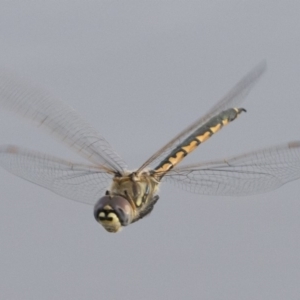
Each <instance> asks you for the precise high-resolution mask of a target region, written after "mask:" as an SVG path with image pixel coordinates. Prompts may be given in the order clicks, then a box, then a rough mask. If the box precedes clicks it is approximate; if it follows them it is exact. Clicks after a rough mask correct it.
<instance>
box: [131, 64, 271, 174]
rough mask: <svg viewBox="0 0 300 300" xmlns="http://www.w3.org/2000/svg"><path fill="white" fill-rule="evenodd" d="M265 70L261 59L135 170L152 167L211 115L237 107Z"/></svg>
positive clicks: (139, 170)
mask: <svg viewBox="0 0 300 300" xmlns="http://www.w3.org/2000/svg"><path fill="white" fill-rule="evenodd" d="M265 70H266V62H265V61H263V62H261V63H260V64H259V65H257V66H256V67H255V68H254V69H253V70H251V71H250V72H249V73H248V74H247V75H246V76H245V77H243V78H242V79H241V80H240V81H239V82H238V83H237V84H236V85H235V86H234V87H233V88H232V89H231V90H230V91H229V92H228V93H227V94H226V95H225V96H224V97H223V98H222V99H221V100H220V101H219V102H218V103H217V104H215V105H214V106H213V107H212V108H211V109H210V110H209V111H208V112H207V114H206V115H205V116H203V117H201V118H200V119H198V120H197V121H196V122H194V123H193V124H191V125H190V126H189V127H187V128H186V129H185V130H183V131H182V132H180V133H179V134H178V135H177V136H175V137H174V138H173V139H172V140H171V141H170V142H169V143H167V144H166V145H165V146H164V147H162V148H161V149H160V150H158V151H157V152H156V153H155V154H153V155H152V156H151V157H150V158H149V159H148V160H147V161H146V162H145V163H144V164H143V165H142V166H141V167H140V168H139V169H138V171H137V172H141V171H142V170H143V169H144V168H146V167H147V166H148V165H149V164H152V165H153V166H154V167H155V166H156V165H157V164H158V163H159V162H160V161H161V160H163V159H164V158H165V157H166V156H167V155H168V154H169V153H170V152H171V151H172V149H174V148H175V147H176V146H178V145H179V144H180V143H181V142H182V141H183V140H184V139H185V138H186V137H187V136H188V135H189V134H191V133H192V132H193V131H194V130H195V129H197V128H198V127H201V126H202V125H203V124H204V123H205V122H207V121H208V120H209V119H211V118H212V117H214V116H216V115H217V114H219V113H220V112H222V111H223V110H226V109H228V108H234V107H237V106H238V105H239V104H240V103H241V102H242V101H243V100H244V99H245V97H246V96H247V95H248V93H249V92H250V90H251V89H252V87H253V86H254V85H255V83H256V82H257V81H258V79H259V78H260V76H261V75H262V74H263V73H264V71H265Z"/></svg>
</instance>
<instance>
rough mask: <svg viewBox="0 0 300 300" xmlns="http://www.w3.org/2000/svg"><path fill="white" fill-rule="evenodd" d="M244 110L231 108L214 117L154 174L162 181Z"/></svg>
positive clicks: (175, 150)
mask: <svg viewBox="0 0 300 300" xmlns="http://www.w3.org/2000/svg"><path fill="white" fill-rule="evenodd" d="M242 111H246V110H245V109H244V108H230V109H227V110H225V111H222V112H221V113H219V114H218V115H216V116H215V117H212V118H211V119H210V120H209V121H207V123H205V124H204V125H202V126H201V127H199V128H198V129H196V130H195V131H194V132H193V133H192V134H190V135H189V136H188V137H187V138H186V139H185V140H184V141H183V142H182V143H180V144H179V145H178V146H177V147H176V148H175V149H174V150H173V151H172V152H171V153H170V154H169V155H168V156H167V157H166V158H165V159H164V160H163V161H162V162H160V163H159V165H158V166H157V167H156V168H155V169H154V174H157V177H158V178H159V179H161V178H162V177H163V176H164V175H165V173H167V172H168V171H169V170H170V169H172V168H173V167H175V166H176V165H177V164H178V163H180V162H181V161H182V160H183V159H184V157H185V156H187V155H188V154H189V153H191V152H192V151H194V150H195V149H196V148H197V147H198V146H199V145H200V144H201V143H203V142H205V141H206V140H207V139H209V138H210V137H211V136H212V135H213V134H214V133H216V132H218V131H219V130H220V129H221V128H222V127H223V126H225V125H227V124H228V123H230V122H232V121H233V120H235V119H236V118H237V116H238V115H239V114H240V113H241V112H242Z"/></svg>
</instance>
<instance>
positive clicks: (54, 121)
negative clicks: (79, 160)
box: [0, 71, 126, 174]
mask: <svg viewBox="0 0 300 300" xmlns="http://www.w3.org/2000/svg"><path fill="white" fill-rule="evenodd" d="M0 106H2V107H3V108H6V109H8V110H10V111H13V112H16V113H19V114H21V115H22V116H24V117H26V118H28V119H30V120H32V121H34V122H35V123H37V124H38V125H39V126H41V127H45V128H47V129H48V130H49V131H50V132H51V133H55V134H56V136H57V137H58V138H59V139H61V140H62V141H63V142H64V143H66V144H68V145H69V146H70V147H71V148H73V149H74V150H76V151H77V152H78V153H79V154H81V155H82V156H83V157H85V158H87V159H89V160H90V161H91V162H93V163H95V164H97V165H103V166H105V167H106V168H107V171H114V172H119V173H121V174H122V171H123V170H124V169H125V168H126V164H125V163H124V162H123V160H122V159H121V158H120V157H119V156H118V155H117V154H116V153H115V152H114V151H113V149H112V148H111V146H110V145H109V143H108V142H107V141H106V140H105V139H104V138H103V137H102V136H101V135H99V134H98V132H97V131H96V130H95V129H93V128H92V127H91V126H90V125H89V124H88V123H87V122H85V121H84V120H83V119H82V118H81V117H80V116H79V115H78V114H77V113H76V112H75V110H73V109H72V108H71V107H69V106H68V105H66V104H64V103H62V102H60V101H59V100H56V99H54V98H53V97H52V96H50V95H49V94H48V93H46V92H44V91H41V90H40V89H38V88H37V87H34V86H33V85H30V84H29V83H26V82H25V81H24V80H18V79H17V78H16V77H15V76H13V75H12V74H9V73H8V72H5V71H0Z"/></svg>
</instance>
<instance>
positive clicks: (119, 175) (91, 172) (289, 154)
mask: <svg viewBox="0 0 300 300" xmlns="http://www.w3.org/2000/svg"><path fill="white" fill-rule="evenodd" d="M264 70H265V64H264V63H262V64H260V65H258V66H257V67H256V68H254V69H253V70H252V71H251V72H249V73H248V74H247V75H246V76H245V77H244V78H242V79H241V80H240V81H239V82H238V84H237V85H236V86H234V87H233V89H231V90H230V91H229V93H227V94H226V95H225V96H224V97H223V98H222V99H221V100H220V101H219V102H218V103H217V104H216V105H214V106H213V108H212V109H210V110H209V112H208V113H207V114H206V115H204V116H203V117H202V118H200V119H198V120H197V121H196V122H194V123H193V124H191V125H190V126H189V127H187V128H186V129H185V130H183V131H182V132H181V133H179V134H178V135H177V136H176V137H175V138H173V139H172V140H171V141H170V142H168V143H167V144H166V145H165V146H164V147H162V148H161V149H160V150H158V151H157V152H156V153H155V154H154V155H152V156H151V157H150V158H149V159H148V160H146V162H145V163H144V164H143V165H142V166H141V167H140V168H139V169H137V170H136V171H135V172H128V171H126V170H127V168H126V164H125V162H124V161H123V160H122V159H121V158H120V157H119V156H118V155H117V154H116V153H115V152H114V151H113V149H112V147H111V146H110V145H109V143H108V142H107V141H106V140H105V139H104V138H103V137H102V136H101V135H99V134H98V132H97V131H96V130H95V129H93V128H92V127H91V126H90V125H89V124H88V123H87V122H85V121H84V120H83V119H81V117H80V116H79V115H78V114H76V112H75V111H74V110H73V109H72V108H70V107H69V106H67V105H65V104H63V103H62V102H60V101H58V100H56V99H54V98H52V97H51V96H49V95H48V94H47V93H43V92H42V91H41V90H40V89H36V88H35V87H32V86H30V85H29V84H25V83H24V82H23V81H21V82H20V81H18V80H16V79H15V77H13V76H11V75H10V74H7V73H6V72H1V71H0V107H2V108H5V109H8V110H10V111H13V112H16V113H19V114H21V115H23V116H24V117H26V118H29V119H30V120H32V121H34V122H36V123H37V125H38V126H39V127H44V128H47V129H48V130H49V131H50V132H53V133H55V135H56V136H57V137H59V138H60V139H61V141H62V142H64V143H65V144H67V145H68V146H70V147H71V148H72V149H73V150H76V151H77V152H78V153H79V154H80V155H81V156H82V157H83V158H85V159H87V160H89V162H90V164H79V163H74V162H70V161H67V160H63V159H60V158H57V157H54V156H50V155H47V154H43V153H39V152H35V151H32V150H26V149H21V148H18V147H16V146H2V147H0V165H1V166H3V167H4V168H6V169H7V170H8V171H10V172H12V173H14V174H15V175H18V176H20V177H22V178H25V179H26V180H28V181H31V182H34V183H36V184H38V185H40V186H43V187H45V188H48V189H49V190H51V191H53V192H55V193H57V194H59V195H62V196H64V197H66V198H69V199H72V200H75V201H78V202H82V203H86V204H90V205H94V216H95V218H96V220H97V221H98V222H99V223H100V224H102V225H103V227H104V228H105V229H106V230H107V231H109V232H117V231H119V230H120V229H121V228H122V227H124V226H127V225H129V224H131V223H134V222H136V221H138V220H140V219H141V218H143V217H145V216H147V215H148V214H149V213H150V212H151V211H152V209H153V207H154V205H155V203H156V202H157V201H158V198H159V197H158V195H157V191H158V185H159V184H160V183H161V181H162V180H166V181H171V182H175V183H177V186H179V187H182V188H183V189H185V190H188V191H190V192H194V193H198V194H202V195H221V196H223V195H227V196H241V195H250V194H255V193H262V192H266V191H269V190H272V189H275V188H277V187H279V186H281V185H282V184H284V183H286V182H289V181H292V180H295V179H298V178H299V177H300V142H290V143H287V144H284V145H280V146H275V147H271V148H266V149H262V150H257V151H254V152H250V153H246V154H243V155H240V156H236V157H233V158H230V159H222V160H217V161H212V162H206V163H205V162H204V163H198V164H192V165H186V166H180V167H179V166H178V164H179V163H180V162H181V161H182V160H183V159H184V158H185V157H186V156H187V155H188V154H189V153H191V152H192V151H193V150H195V149H196V148H197V147H198V146H199V145H201V144H202V143H203V142H205V141H206V140H208V139H209V138H210V137H211V136H212V135H214V134H215V133H217V132H218V131H219V130H221V129H222V128H223V127H224V126H225V125H227V124H229V123H230V122H232V121H234V120H235V119H236V118H237V117H238V116H239V115H240V114H241V113H242V112H243V111H245V110H244V109H243V108H239V105H240V103H241V102H242V100H243V99H244V98H245V96H247V94H248V93H249V91H250V90H251V88H252V87H253V86H254V84H255V83H256V82H257V81H258V79H259V78H260V76H261V74H262V73H263V72H264ZM199 106H200V105H199ZM200 108H201V106H200ZM196 109H199V107H197V108H196ZM151 165H152V167H151ZM109 182H111V184H110V188H109V189H108V190H107V186H108V183H109ZM104 190H107V192H106V194H105V196H102V197H101V195H103V191H104ZM97 200H98V201H97Z"/></svg>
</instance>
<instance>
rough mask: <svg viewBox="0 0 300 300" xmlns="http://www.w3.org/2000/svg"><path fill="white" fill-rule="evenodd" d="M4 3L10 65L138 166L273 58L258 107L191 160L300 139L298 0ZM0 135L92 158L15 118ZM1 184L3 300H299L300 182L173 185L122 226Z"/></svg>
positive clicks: (1, 174) (252, 105) (4, 176)
mask: <svg viewBox="0 0 300 300" xmlns="http://www.w3.org/2000/svg"><path fill="white" fill-rule="evenodd" d="M0 7H1V9H0V41H1V43H0V44H1V46H0V65H1V66H4V67H6V68H8V69H11V70H13V71H16V72H17V73H19V74H21V75H23V76H25V77H26V78H28V79H30V80H32V81H34V82H37V83H39V84H40V85H42V86H44V87H45V89H46V90H49V91H51V92H52V93H53V94H54V95H57V96H58V97H60V98H61V99H63V101H65V102H66V103H68V104H70V105H71V106H73V107H74V108H75V109H76V110H78V111H79V112H80V113H81V115H82V116H83V117H84V118H85V119H87V120H89V122H90V123H91V124H92V125H93V126H94V127H95V128H97V129H98V130H99V132H100V133H101V134H102V135H103V136H105V137H106V139H107V140H108V141H109V142H110V143H111V144H112V145H113V147H114V148H115V149H116V151H117V152H118V153H119V154H120V155H121V156H122V157H123V158H124V159H125V160H126V161H127V162H128V165H129V166H130V168H132V169H133V168H136V167H138V166H139V165H141V164H142V163H143V161H144V160H145V159H147V158H148V157H149V156H150V155H151V154H152V153H153V152H154V151H155V150H157V149H158V148H159V147H161V146H162V145H163V144H164V143H165V142H167V141H168V140H169V139H170V138H172V137H173V136H174V135H175V134H177V133H178V132H179V131H180V130H182V129H183V128H184V127H185V126H187V125H189V123H191V122H192V121H194V120H195V119H196V118H198V117H200V116H201V115H203V114H204V113H205V111H206V110H207V109H209V108H210V107H211V106H212V105H213V104H214V103H215V102H216V101H218V99H219V98H220V97H222V96H223V95H224V94H225V93H226V92H227V91H228V90H229V89H230V88H231V87H232V86H233V85H234V84H235V83H236V82H237V81H238V80H239V79H240V78H241V77H242V76H243V75H244V74H246V73H247V72H248V71H249V70H250V69H252V68H253V67H254V66H255V65H256V64H257V63H258V62H260V61H261V60H262V59H266V60H267V62H268V71H267V72H266V74H265V75H264V76H263V78H262V79H261V80H260V82H259V83H258V84H257V86H256V87H255V88H254V89H253V91H252V92H251V94H250V95H249V96H248V98H247V101H246V102H245V103H244V105H243V106H244V107H245V108H246V109H247V111H248V112H247V114H243V115H242V116H241V117H240V118H239V119H238V120H237V121H235V122H234V123H233V124H231V125H229V126H228V127H227V128H225V129H223V130H222V131H221V132H220V133H218V134H217V135H216V136H214V137H213V138H212V139H211V140H209V141H208V142H207V143H205V144H204V145H202V146H201V148H199V149H198V150H197V151H195V153H193V154H191V156H190V157H188V158H187V160H188V162H200V161H205V160H210V159H213V158H226V157H230V156H232V155H235V154H240V153H243V152H247V151H249V150H255V149H258V148H262V147H266V146H271V145H274V144H279V143H282V142H287V141H290V140H300V130H299V128H300V118H299V111H300V84H299V82H300V81H299V80H300V30H299V29H300V21H299V13H300V2H299V1H275V0H274V1H270V0H264V1H247V0H245V1H237V0H236V1H233V0H229V1H141V0H139V1H61V0H60V1H4V0H0ZM0 141H1V144H8V143H9V144H17V145H20V146H23V147H28V148H32V149H35V150H39V151H44V152H47V153H50V154H54V155H57V156H59V157H63V158H68V159H73V160H75V161H76V160H79V161H81V158H80V157H78V156H77V155H76V154H74V153H73V152H72V151H70V149H68V148H66V147H64V146H63V145H61V144H60V143H58V142H57V141H56V140H55V139H53V138H52V137H50V136H48V135H46V134H45V133H44V132H43V131H41V130H40V129H36V128H34V127H32V126H31V125H30V124H28V123H26V122H24V120H21V119H18V118H17V117H15V116H14V115H10V114H8V113H6V112H4V111H0ZM299 172H300V170H299ZM0 190H1V202H0V239H1V243H0V277H1V278H0V279H1V280H0V298H1V299H9V300H11V299H13V300H19V299H46V300H48V299H65V300H69V299H70V300H71V299H72V300H76V299H78V300H79V299H121V298H122V299H131V300H136V299H146V300H148V299H164V300H165V299H201V300H206V299H207V300H208V299H222V300H224V299H230V300H240V299H247V300H248V299H249V300H250V299H256V300H258V299H264V300H265V299H272V300H276V299H278V300H279V299H280V300H282V299H289V300H291V299H299V294H300V284H299V282H300V255H299V253H300V241H299V240H300V235H299V231H300V230H299V229H300V199H299V193H300V181H295V182H292V183H290V184H287V185H285V186H283V187H281V188H280V189H278V190H275V191H273V192H270V193H267V194H263V195H256V196H251V197H250V196H249V197H243V198H231V197H208V196H201V195H194V194H191V193H187V192H185V191H181V190H179V189H178V188H177V187H175V186H172V185H168V184H165V185H163V186H162V187H161V191H160V201H159V203H158V204H157V205H156V207H155V209H154V211H153V213H152V214H151V216H150V217H148V218H145V219H143V220H142V221H140V222H137V223H135V224H133V225H131V226H129V227H127V228H125V229H124V230H123V231H122V232H121V233H118V234H109V233H107V232H106V231H105V230H104V229H103V228H102V227H101V226H100V225H99V224H97V223H96V222H95V220H94V217H93V207H91V206H88V205H84V204H80V203H76V202H73V201H71V200H67V199H65V198H62V197H60V196H58V195H56V194H53V193H51V192H50V191H48V190H45V189H43V188H41V187H39V186H36V185H34V184H31V183H28V182H26V181H24V180H22V179H20V178H17V177H15V176H13V175H11V174H9V173H7V172H6V171H5V170H2V169H1V170H0Z"/></svg>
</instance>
